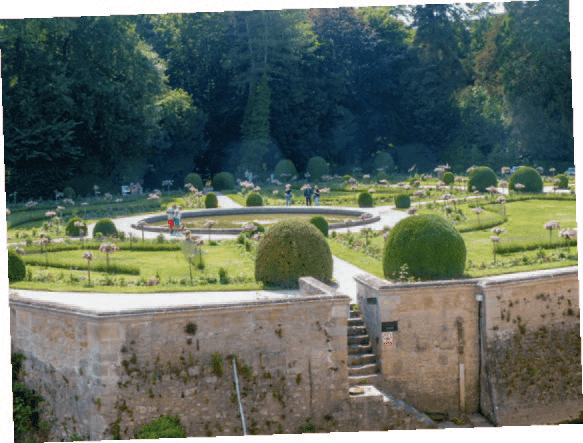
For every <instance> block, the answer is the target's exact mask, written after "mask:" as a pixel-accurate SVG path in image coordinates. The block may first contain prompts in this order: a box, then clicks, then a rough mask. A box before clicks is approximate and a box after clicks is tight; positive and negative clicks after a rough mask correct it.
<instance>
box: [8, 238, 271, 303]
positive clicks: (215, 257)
mask: <svg viewBox="0 0 583 443" xmlns="http://www.w3.org/2000/svg"><path fill="white" fill-rule="evenodd" d="M202 251H203V260H204V263H205V267H204V269H203V270H197V269H196V267H195V263H196V261H197V259H195V260H194V261H193V266H192V274H193V279H194V285H190V272H189V265H188V261H187V259H186V258H185V256H184V254H183V252H182V251H139V252H138V251H117V252H115V253H113V254H111V255H110V258H109V260H110V264H112V265H113V264H115V263H124V264H131V265H133V266H138V267H139V268H140V275H139V276H135V275H122V274H118V275H112V274H109V275H107V274H105V273H103V272H94V271H92V272H91V281H92V283H93V284H94V285H95V286H94V287H93V288H91V287H87V260H84V259H83V258H82V257H83V251H82V250H78V251H62V252H54V253H50V254H49V257H50V259H51V260H53V259H54V260H58V261H68V262H70V265H71V266H70V268H71V269H62V268H53V267H49V268H45V267H44V266H27V272H30V273H31V277H32V278H31V281H22V282H17V283H13V284H11V285H10V287H11V288H20V289H38V290H51V291H57V290H61V291H88V290H97V291H103V292H164V291H169V292H173V291H193V290H195V291H212V290H230V291H235V290H256V289H260V288H261V287H262V286H261V284H259V283H256V282H255V277H254V272H255V265H254V263H255V262H254V251H253V249H252V251H251V252H247V251H246V250H245V247H244V246H243V245H238V244H237V243H236V242H235V241H221V242H218V245H217V246H209V245H203V247H202ZM93 255H94V257H95V258H94V260H93V261H92V263H91V264H92V266H95V264H96V263H97V262H104V261H105V260H106V254H105V253H101V252H98V251H94V253H93ZM75 268H77V269H75ZM220 268H224V269H225V270H226V271H227V276H228V277H229V279H230V283H229V284H223V285H221V284H219V269H220ZM49 274H50V277H49ZM71 276H72V277H73V279H71ZM153 278H158V279H159V284H157V285H155V286H145V283H146V282H147V281H149V280H150V279H153ZM43 279H44V281H42V280H43ZM107 279H109V280H111V281H113V282H114V283H115V285H114V286H106V285H105V282H106V280H107ZM122 279H123V280H122ZM72 280H73V281H72ZM74 280H79V281H74ZM213 280H214V281H213ZM138 283H141V284H140V285H139V286H137V284H138ZM121 284H124V285H125V286H122V285H121Z"/></svg>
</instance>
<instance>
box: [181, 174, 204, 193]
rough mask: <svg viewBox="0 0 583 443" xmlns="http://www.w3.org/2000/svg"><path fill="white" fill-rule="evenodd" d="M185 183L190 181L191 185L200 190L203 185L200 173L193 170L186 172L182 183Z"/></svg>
mask: <svg viewBox="0 0 583 443" xmlns="http://www.w3.org/2000/svg"><path fill="white" fill-rule="evenodd" d="M187 183H190V184H191V185H192V186H194V187H195V188H196V189H198V190H199V191H202V189H203V187H204V186H203V184H202V178H201V177H200V175H198V174H197V173H195V172H191V173H190V174H188V175H187V176H186V177H185V178H184V184H187Z"/></svg>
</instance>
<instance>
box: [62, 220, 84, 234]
mask: <svg viewBox="0 0 583 443" xmlns="http://www.w3.org/2000/svg"><path fill="white" fill-rule="evenodd" d="M76 222H83V226H84V228H83V231H85V235H87V224H86V223H85V222H84V221H83V219H82V218H81V217H73V218H72V219H71V220H69V221H68V222H67V224H66V225H65V234H67V235H68V236H70V237H79V231H80V230H81V228H80V227H79V226H75V223H76Z"/></svg>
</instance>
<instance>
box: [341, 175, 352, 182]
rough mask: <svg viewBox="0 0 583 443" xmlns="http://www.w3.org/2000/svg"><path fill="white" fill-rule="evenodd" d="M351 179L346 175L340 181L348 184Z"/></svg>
mask: <svg viewBox="0 0 583 443" xmlns="http://www.w3.org/2000/svg"><path fill="white" fill-rule="evenodd" d="M351 178H352V177H351V176H350V175H348V174H346V175H345V176H343V177H342V181H344V182H348V181H349V180H350V179H351Z"/></svg>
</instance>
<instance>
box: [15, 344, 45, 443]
mask: <svg viewBox="0 0 583 443" xmlns="http://www.w3.org/2000/svg"><path fill="white" fill-rule="evenodd" d="M23 360H26V357H24V356H23V355H22V354H12V355H11V363H12V419H13V421H14V441H36V440H31V439H26V440H25V437H26V436H30V435H31V434H37V435H36V436H37V437H39V435H38V432H39V430H41V433H46V429H47V426H46V425H47V423H46V422H42V421H40V410H39V405H40V403H41V402H43V401H44V400H45V399H44V398H43V397H41V396H40V395H37V394H35V393H34V391H31V390H30V389H28V388H27V387H26V386H24V385H23V384H21V383H18V382H19V379H20V372H21V369H22V361H23ZM42 431H44V432H42ZM44 437H46V435H44ZM41 441H46V440H44V439H43V440H41Z"/></svg>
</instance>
